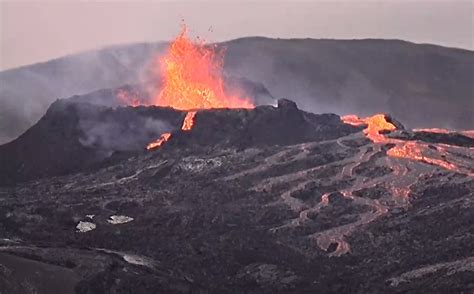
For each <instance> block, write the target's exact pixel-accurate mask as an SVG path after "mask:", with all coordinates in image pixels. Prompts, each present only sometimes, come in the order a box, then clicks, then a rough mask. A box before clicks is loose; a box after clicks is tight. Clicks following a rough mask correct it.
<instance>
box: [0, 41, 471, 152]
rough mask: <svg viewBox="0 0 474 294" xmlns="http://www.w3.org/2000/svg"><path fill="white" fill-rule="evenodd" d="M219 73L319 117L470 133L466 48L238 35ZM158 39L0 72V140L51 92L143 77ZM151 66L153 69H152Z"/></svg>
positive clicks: (57, 94) (17, 130) (29, 120)
mask: <svg viewBox="0 0 474 294" xmlns="http://www.w3.org/2000/svg"><path fill="white" fill-rule="evenodd" d="M218 45H219V46H223V47H226V48H227V50H226V56H225V62H224V67H225V72H226V73H227V75H229V76H233V77H245V78H246V79H248V80H250V81H253V82H254V83H256V84H263V86H264V87H266V88H267V89H268V90H269V91H270V93H272V94H273V95H274V96H275V97H288V98H291V99H293V100H294V101H296V102H297V103H298V105H299V106H300V108H302V109H305V110H308V111H312V112H317V113H322V112H334V113H338V114H348V113H358V114H360V115H371V114H373V113H378V112H389V113H391V114H393V115H394V116H395V117H397V118H398V119H400V120H401V121H403V122H404V123H405V124H406V125H407V126H410V127H441V128H450V129H459V130H462V129H473V128H474V119H473V116H472V108H473V97H474V88H473V85H474V54H473V52H472V51H468V50H461V49H455V48H445V47H440V46H435V45H426V44H413V43H409V42H404V41H398V40H375V39H374V40H370V39H368V40H313V39H292V40H284V39H268V38H260V37H252V38H242V39H237V40H233V41H229V42H224V43H220V44H218ZM166 48H167V44H166V43H157V44H131V45H126V46H115V47H110V48H104V49H101V50H96V51H90V52H85V53H82V54H76V55H71V56H66V57H63V58H58V59H55V60H51V61H48V62H44V63H38V64H34V65H31V66H25V67H21V68H18V69H12V70H6V71H3V72H0V143H6V142H7V141H10V140H12V139H14V138H16V137H17V136H19V135H20V134H22V133H23V132H24V131H26V130H27V129H28V128H29V127H30V126H32V125H33V124H35V123H36V121H37V120H38V119H40V118H41V117H42V116H43V114H44V113H45V111H46V109H47V108H48V106H49V105H50V104H51V103H52V102H53V101H54V100H56V99H58V98H65V97H70V96H72V95H76V94H85V93H90V92H93V91H97V90H100V89H107V88H115V87H118V86H121V85H124V84H136V83H139V82H142V81H143V80H144V79H146V77H148V76H149V75H148V74H147V73H148V72H149V71H150V63H152V62H153V61H154V56H155V54H158V55H159V54H162V53H163V52H164V51H165V50H166ZM151 69H153V68H151Z"/></svg>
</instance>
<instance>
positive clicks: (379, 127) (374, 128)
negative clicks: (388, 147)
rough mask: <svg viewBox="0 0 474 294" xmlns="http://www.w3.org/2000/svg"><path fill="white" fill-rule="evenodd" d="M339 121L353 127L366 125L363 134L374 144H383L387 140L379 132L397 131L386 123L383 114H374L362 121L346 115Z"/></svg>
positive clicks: (354, 116)
mask: <svg viewBox="0 0 474 294" xmlns="http://www.w3.org/2000/svg"><path fill="white" fill-rule="evenodd" d="M341 119H342V121H343V122H344V123H346V124H351V125H355V126H360V125H367V128H366V129H365V130H364V133H365V134H366V136H367V138H369V139H370V140H372V141H373V142H374V143H385V142H386V141H387V138H385V136H383V135H381V134H380V132H381V131H393V130H395V129H397V128H396V127H395V125H393V124H392V123H390V122H388V121H387V118H386V116H385V115H384V114H376V115H374V116H371V117H366V118H364V119H361V118H359V117H358V116H356V115H346V116H343V117H341Z"/></svg>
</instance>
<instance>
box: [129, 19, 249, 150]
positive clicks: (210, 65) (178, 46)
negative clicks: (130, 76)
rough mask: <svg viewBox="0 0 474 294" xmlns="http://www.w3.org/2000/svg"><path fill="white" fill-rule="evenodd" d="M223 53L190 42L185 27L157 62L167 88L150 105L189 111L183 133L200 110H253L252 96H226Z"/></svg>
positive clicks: (202, 42)
mask: <svg viewBox="0 0 474 294" xmlns="http://www.w3.org/2000/svg"><path fill="white" fill-rule="evenodd" d="M223 52H224V51H223V50H218V49H217V48H216V47H215V46H212V45H208V44H206V43H205V42H204V41H202V40H200V39H197V40H196V41H192V40H191V39H189V38H188V36H187V28H186V26H185V25H183V27H182V31H181V33H180V34H179V35H178V37H176V39H174V40H173V42H172V43H171V45H170V47H169V48H168V51H167V53H166V54H165V55H164V56H160V57H158V58H157V62H155V63H154V64H155V66H157V67H159V72H160V73H161V76H162V77H163V87H162V89H161V90H160V91H159V92H158V94H157V95H156V96H155V97H153V99H152V101H151V103H150V104H151V105H157V106H168V107H172V108H174V109H178V110H186V111H189V112H188V113H187V115H186V117H185V119H184V121H183V125H182V127H181V130H183V131H190V130H191V129H192V128H193V126H194V116H195V115H196V111H195V110H196V109H210V108H253V107H254V104H253V103H252V100H251V99H250V98H249V97H238V96H232V95H228V94H227V93H225V91H224V78H223V57H224V55H223ZM121 96H122V98H121V100H122V101H123V100H124V99H123V97H126V98H128V100H127V99H126V100H125V101H130V102H131V103H135V100H130V99H129V97H128V96H126V95H121ZM132 105H134V104H132ZM169 138H170V136H168V137H167V138H166V140H161V139H162V138H160V139H158V140H156V141H154V142H152V143H150V144H149V145H148V146H147V149H148V150H150V149H154V148H156V147H159V146H162V145H163V144H164V143H165V142H166V141H167V140H169ZM158 142H159V143H160V144H158ZM148 147H150V148H148Z"/></svg>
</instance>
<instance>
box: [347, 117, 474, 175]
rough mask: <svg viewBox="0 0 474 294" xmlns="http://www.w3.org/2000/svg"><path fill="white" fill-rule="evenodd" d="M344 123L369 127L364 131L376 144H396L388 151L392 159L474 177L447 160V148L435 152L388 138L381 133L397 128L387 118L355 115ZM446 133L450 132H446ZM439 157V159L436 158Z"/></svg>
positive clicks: (419, 144)
mask: <svg viewBox="0 0 474 294" xmlns="http://www.w3.org/2000/svg"><path fill="white" fill-rule="evenodd" d="M341 119H342V121H343V122H344V123H347V124H351V125H367V128H366V129H365V130H364V133H365V135H366V136H367V138H369V139H370V140H371V141H372V142H374V143H383V144H389V143H391V144H395V146H394V147H393V148H391V149H389V150H388V151H387V155H389V156H391V157H398V158H406V159H411V160H416V161H420V162H425V163H428V164H432V165H436V166H439V167H441V168H444V169H448V170H451V171H454V172H458V173H462V174H467V175H469V176H474V174H473V173H472V171H471V170H470V169H469V167H468V166H467V167H462V166H460V165H456V164H454V163H451V162H449V161H448V160H447V158H448V156H449V153H448V152H447V151H446V149H445V148H439V147H434V148H436V150H435V151H433V150H432V148H430V147H429V145H428V144H426V143H421V142H417V141H404V140H399V139H392V138H387V137H386V136H384V135H383V134H381V133H380V132H383V131H393V130H396V129H397V127H396V126H395V125H394V124H392V123H390V122H389V121H387V119H386V116H385V115H383V114H377V115H374V116H371V117H367V118H364V119H361V118H359V117H357V116H355V115H347V116H343V117H341ZM444 131H445V132H449V131H446V130H444ZM452 148H455V147H452ZM436 157H438V158H436Z"/></svg>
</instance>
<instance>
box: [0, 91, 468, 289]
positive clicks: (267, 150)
mask: <svg viewBox="0 0 474 294" xmlns="http://www.w3.org/2000/svg"><path fill="white" fill-rule="evenodd" d="M185 115H186V113H185V112H180V111H176V110H172V109H168V108H159V107H136V108H133V107H127V108H110V107H105V106H102V107H99V106H92V105H90V104H87V103H82V102H81V103H69V102H67V101H66V102H65V101H58V102H56V103H55V104H53V105H52V106H51V107H50V109H49V110H48V112H47V113H46V115H45V116H44V117H43V118H42V119H41V120H40V121H39V122H38V124H36V125H35V126H34V127H32V128H31V129H30V130H29V131H28V132H27V133H25V134H24V135H22V136H20V138H18V139H17V140H15V141H13V142H12V143H9V144H7V145H4V146H1V147H0V159H1V160H2V161H1V162H2V166H1V167H0V172H1V174H0V175H1V177H2V182H1V184H2V185H3V187H1V188H0V238H2V239H0V242H1V247H0V248H1V250H2V251H1V252H0V289H2V290H0V292H1V293H3V292H5V293H74V292H76V293H381V292H385V293H472V292H473V291H474V282H473V281H474V279H473V277H474V255H473V252H474V235H473V234H474V226H473V223H472V220H473V219H474V212H473V211H474V210H473V207H474V194H473V193H474V177H473V173H474V150H473V147H474V139H472V138H469V137H466V136H463V135H460V134H432V133H429V132H418V133H414V132H412V131H410V130H404V129H403V126H401V125H400V124H399V123H395V121H394V120H393V122H394V124H395V125H397V130H394V131H392V132H390V134H389V133H387V132H385V133H384V134H383V135H382V136H385V137H387V138H389V137H390V138H392V137H393V138H397V139H396V140H400V142H402V143H397V144H404V143H403V142H412V143H413V144H420V146H424V147H426V150H425V151H424V153H423V154H424V155H423V156H418V157H416V158H404V157H394V156H389V154H388V152H389V150H391V149H393V148H396V147H400V146H399V145H397V144H395V143H392V141H388V143H387V142H374V141H373V140H371V139H369V138H368V137H367V134H365V133H364V129H365V127H366V126H353V125H350V124H346V123H344V122H343V121H342V120H341V119H340V117H339V116H337V115H333V114H321V115H317V114H312V113H308V112H303V111H301V110H299V109H298V108H297V107H296V105H295V104H294V103H293V102H291V101H289V100H280V101H279V103H278V106H277V107H272V106H258V107H256V108H255V109H250V110H244V109H238V110H226V109H222V110H218V109H213V110H205V111H204V110H203V111H198V112H197V114H196V116H195V121H194V127H193V128H192V130H190V131H187V132H185V131H181V130H180V129H179V127H180V124H181V122H182V120H183V118H184V116H185ZM386 118H387V119H388V120H389V118H388V117H386ZM84 119H94V120H98V121H101V122H104V121H105V122H106V123H105V125H106V126H107V127H104V128H105V130H102V131H99V130H95V129H94V131H92V132H91V130H90V128H87V127H85V125H84ZM147 119H153V120H156V121H159V122H160V124H157V125H153V124H152V126H156V128H153V127H150V129H149V130H148V131H146V132H145V131H143V130H142V129H140V128H136V127H135V124H137V125H138V124H139V123H142V122H143V121H147ZM81 122H82V123H81ZM110 125H115V126H117V127H119V126H120V128H119V131H118V132H116V130H115V128H112V129H110V128H109V126H110ZM86 126H87V124H86ZM163 131H171V132H172V137H171V139H170V140H169V141H168V142H167V143H166V144H165V145H164V146H162V147H160V148H157V149H154V150H151V151H146V150H145V148H144V147H145V144H146V142H147V140H148V141H149V140H151V139H156V137H158V136H159V134H160V132H163ZM134 134H136V136H135V137H134V136H133V135H134ZM91 136H93V138H91ZM124 136H129V137H127V138H129V139H130V138H133V139H134V140H136V141H135V143H136V144H131V145H130V144H129V145H124V144H122V142H123V141H124V140H123V139H124V138H123V137H124ZM114 138H116V141H115V142H117V144H116V145H114ZM397 142H398V141H397ZM142 144H143V145H142ZM11 146H13V147H11ZM124 146H125V147H126V148H125V147H124ZM403 146H405V145H403ZM406 146H413V145H412V144H411V143H410V144H408V145H406ZM400 150H403V148H400ZM443 162H444V163H446V165H443V164H442V163H443ZM448 164H452V166H451V165H448Z"/></svg>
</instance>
